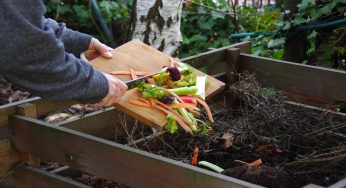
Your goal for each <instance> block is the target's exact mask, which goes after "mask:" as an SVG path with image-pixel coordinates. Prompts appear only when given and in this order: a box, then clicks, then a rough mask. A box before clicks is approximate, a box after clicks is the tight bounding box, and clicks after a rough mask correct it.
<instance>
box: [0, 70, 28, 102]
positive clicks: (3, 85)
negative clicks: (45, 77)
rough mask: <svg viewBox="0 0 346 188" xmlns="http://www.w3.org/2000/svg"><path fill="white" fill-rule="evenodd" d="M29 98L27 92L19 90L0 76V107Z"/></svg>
mask: <svg viewBox="0 0 346 188" xmlns="http://www.w3.org/2000/svg"><path fill="white" fill-rule="evenodd" d="M30 97H31V94H30V93H29V92H26V91H22V90H20V89H19V88H17V87H15V86H14V85H12V84H11V83H9V82H7V81H6V79H5V78H4V77H3V76H2V75H0V105H4V104H8V103H13V102H17V101H20V100H25V99H28V98H30Z"/></svg>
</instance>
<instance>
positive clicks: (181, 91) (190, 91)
mask: <svg viewBox="0 0 346 188" xmlns="http://www.w3.org/2000/svg"><path fill="white" fill-rule="evenodd" d="M169 91H171V92H173V93H175V94H177V95H195V94H196V93H197V91H198V88H197V87H196V86H190V87H180V88H175V89H169Z"/></svg>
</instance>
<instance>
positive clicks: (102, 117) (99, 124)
mask: <svg viewBox="0 0 346 188" xmlns="http://www.w3.org/2000/svg"><path fill="white" fill-rule="evenodd" d="M120 121H121V120H120V119H119V112H118V111H116V110H115V109H114V108H107V109H105V110H103V111H98V112H94V113H91V114H87V115H86V116H84V117H83V118H80V119H78V120H73V121H70V122H64V123H61V124H57V125H55V126H61V127H66V128H69V129H72V130H75V131H79V132H82V133H85V134H90V135H93V136H96V137H99V138H104V139H107V140H112V139H114V138H115V136H120V135H124V134H125V133H124V131H125V128H123V127H121V122H120ZM127 121H130V120H127ZM127 123H128V125H127V126H128V128H131V127H132V125H133V121H130V122H127Z"/></svg>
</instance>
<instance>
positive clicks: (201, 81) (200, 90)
mask: <svg viewBox="0 0 346 188" xmlns="http://www.w3.org/2000/svg"><path fill="white" fill-rule="evenodd" d="M206 80H207V76H197V78H196V87H197V92H196V94H195V95H196V96H197V97H199V98H201V99H203V100H205V83H206Z"/></svg>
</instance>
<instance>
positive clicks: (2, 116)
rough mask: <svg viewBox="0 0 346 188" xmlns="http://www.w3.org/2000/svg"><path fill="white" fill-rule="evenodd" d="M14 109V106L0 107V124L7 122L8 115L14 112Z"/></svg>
mask: <svg viewBox="0 0 346 188" xmlns="http://www.w3.org/2000/svg"><path fill="white" fill-rule="evenodd" d="M15 112H16V109H15V108H14V107H9V108H3V109H0V126H3V125H7V124H8V116H9V115H11V114H14V113H15Z"/></svg>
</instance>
